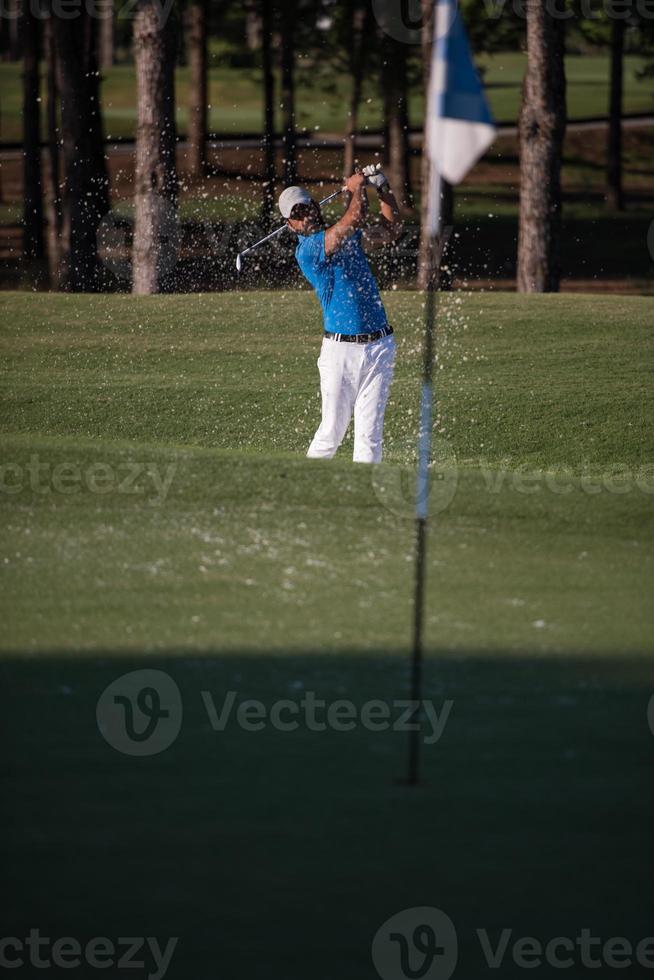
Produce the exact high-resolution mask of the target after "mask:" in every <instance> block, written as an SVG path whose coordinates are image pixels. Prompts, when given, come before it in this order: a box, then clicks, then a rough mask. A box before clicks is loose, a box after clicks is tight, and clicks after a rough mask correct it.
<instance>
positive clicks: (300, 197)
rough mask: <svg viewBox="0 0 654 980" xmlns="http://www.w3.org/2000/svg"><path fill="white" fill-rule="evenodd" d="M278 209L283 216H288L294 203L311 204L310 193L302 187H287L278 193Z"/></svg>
mask: <svg viewBox="0 0 654 980" xmlns="http://www.w3.org/2000/svg"><path fill="white" fill-rule="evenodd" d="M277 203H278V205H279V210H280V211H281V212H282V217H283V218H290V216H291V211H292V210H293V208H294V207H295V205H296V204H311V195H310V194H309V192H308V191H305V189H304V187H287V188H286V190H284V191H282V192H281V194H280V195H279V201H278V202H277Z"/></svg>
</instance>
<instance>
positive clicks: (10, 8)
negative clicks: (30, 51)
mask: <svg viewBox="0 0 654 980" xmlns="http://www.w3.org/2000/svg"><path fill="white" fill-rule="evenodd" d="M6 20H7V24H8V31H7V33H8V35H9V45H8V55H9V58H8V60H9V61H20V59H21V58H22V56H23V39H22V36H21V35H22V25H23V17H22V10H21V0H7V14H6Z"/></svg>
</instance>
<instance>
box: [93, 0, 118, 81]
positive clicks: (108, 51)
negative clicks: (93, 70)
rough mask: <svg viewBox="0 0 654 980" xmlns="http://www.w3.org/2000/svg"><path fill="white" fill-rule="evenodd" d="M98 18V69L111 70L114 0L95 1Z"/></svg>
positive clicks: (112, 62)
mask: <svg viewBox="0 0 654 980" xmlns="http://www.w3.org/2000/svg"><path fill="white" fill-rule="evenodd" d="M96 5H97V9H98V15H99V18H100V51H99V58H98V60H99V62H100V68H112V67H113V64H114V33H115V32H114V0H97V4H96Z"/></svg>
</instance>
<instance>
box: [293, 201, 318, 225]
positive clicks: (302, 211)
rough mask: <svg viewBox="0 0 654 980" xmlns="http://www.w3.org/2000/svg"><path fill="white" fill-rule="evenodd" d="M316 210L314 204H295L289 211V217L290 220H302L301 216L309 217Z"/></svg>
mask: <svg viewBox="0 0 654 980" xmlns="http://www.w3.org/2000/svg"><path fill="white" fill-rule="evenodd" d="M317 210H318V208H317V205H316V204H313V203H312V204H296V205H295V207H294V208H293V210H292V211H291V214H290V218H291V220H292V221H302V220H303V218H310V217H311V216H312V215H315V213H316V211H317Z"/></svg>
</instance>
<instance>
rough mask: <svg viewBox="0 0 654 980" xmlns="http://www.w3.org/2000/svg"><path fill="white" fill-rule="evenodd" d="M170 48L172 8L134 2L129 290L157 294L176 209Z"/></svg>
mask: <svg viewBox="0 0 654 980" xmlns="http://www.w3.org/2000/svg"><path fill="white" fill-rule="evenodd" d="M175 48H176V32H175V22H174V20H173V16H172V12H171V13H170V14H169V16H168V17H166V18H165V19H163V18H162V16H161V7H160V4H159V3H158V0H139V2H138V5H137V8H136V16H135V18H134V60H135V66H136V102H137V107H138V116H137V123H136V170H135V186H134V204H135V222H134V245H133V250H132V265H133V284H132V290H133V292H134V293H138V294H144V293H158V292H161V291H162V289H163V288H164V287H165V282H166V277H167V274H168V271H169V269H170V261H171V249H172V248H173V245H174V242H172V241H171V237H172V236H173V235H174V229H175V222H176V207H177V170H176V165H175V146H176V130H175Z"/></svg>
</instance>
